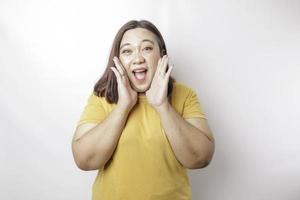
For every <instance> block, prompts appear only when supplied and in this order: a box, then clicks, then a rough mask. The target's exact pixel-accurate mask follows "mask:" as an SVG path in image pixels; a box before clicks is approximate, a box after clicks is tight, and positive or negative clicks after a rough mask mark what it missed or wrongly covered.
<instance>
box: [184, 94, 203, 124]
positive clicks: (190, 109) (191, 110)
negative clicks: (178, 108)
mask: <svg viewBox="0 0 300 200" xmlns="http://www.w3.org/2000/svg"><path fill="white" fill-rule="evenodd" d="M182 117H183V118H196V117H200V118H204V119H206V116H205V114H204V111H203V109H202V107H201V104H200V102H199V99H198V97H197V94H196V92H194V91H193V90H192V89H191V88H188V93H187V97H186V100H185V102H184V107H183V114H182Z"/></svg>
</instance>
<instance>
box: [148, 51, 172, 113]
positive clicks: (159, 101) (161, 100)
mask: <svg viewBox="0 0 300 200" xmlns="http://www.w3.org/2000/svg"><path fill="white" fill-rule="evenodd" d="M168 60H169V58H168V56H167V55H164V56H163V57H162V58H160V59H159V61H158V64H157V68H156V72H155V74H154V77H153V79H152V83H151V86H150V89H149V90H148V91H146V97H147V100H148V102H149V104H150V105H151V106H153V107H154V108H155V109H158V108H159V107H161V106H162V105H164V104H165V103H166V102H168V98H167V93H168V82H169V77H170V74H171V71H172V69H173V66H169V69H168V71H167V72H166V68H167V65H168Z"/></svg>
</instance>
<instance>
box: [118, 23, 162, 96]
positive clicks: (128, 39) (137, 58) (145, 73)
mask: <svg viewBox="0 0 300 200" xmlns="http://www.w3.org/2000/svg"><path fill="white" fill-rule="evenodd" d="M159 58H160V49H159V46H158V43H157V41H156V36H155V35H154V34H153V33H152V32H151V31H148V30H147V29H144V28H135V29H130V30H128V31H126V32H125V33H124V35H123V38H122V40H121V44H120V56H119V59H120V61H121V63H122V65H123V66H124V68H125V70H126V72H127V75H128V78H129V80H130V83H131V87H132V88H133V89H134V90H135V91H137V92H139V93H144V92H146V91H147V90H148V89H149V88H150V86H151V82H152V79H153V76H154V74H155V71H156V68H157V63H158V60H159Z"/></svg>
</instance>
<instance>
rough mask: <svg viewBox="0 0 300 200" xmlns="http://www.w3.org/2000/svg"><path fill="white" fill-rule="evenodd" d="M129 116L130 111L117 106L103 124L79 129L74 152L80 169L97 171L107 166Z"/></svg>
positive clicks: (79, 127) (73, 141) (82, 126)
mask: <svg viewBox="0 0 300 200" xmlns="http://www.w3.org/2000/svg"><path fill="white" fill-rule="evenodd" d="M128 114H129V109H123V108H122V107H120V106H116V107H115V108H114V110H113V111H112V112H111V113H110V114H109V115H108V117H107V118H106V119H104V120H103V121H102V122H101V123H99V124H94V123H86V124H82V125H80V126H78V127H77V129H76V131H75V134H74V137H73V140H72V151H73V156H74V160H75V162H76V164H77V166H78V167H79V168H80V169H82V170H96V169H101V168H102V167H103V166H104V165H105V163H106V162H107V161H108V160H109V159H110V157H111V156H112V154H113V152H114V150H115V148H116V146H117V144H118V141H119V138H120V135H121V133H122V130H123V128H124V125H125V122H126V119H127V117H128Z"/></svg>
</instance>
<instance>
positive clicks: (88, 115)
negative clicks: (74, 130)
mask: <svg viewBox="0 0 300 200" xmlns="http://www.w3.org/2000/svg"><path fill="white" fill-rule="evenodd" d="M102 101H103V99H101V98H100V97H98V96H96V95H95V94H93V93H92V94H91V95H90V97H89V99H88V102H87V105H86V106H85V108H84V110H83V112H82V114H81V116H80V119H79V121H78V123H77V126H79V125H81V124H84V123H99V122H101V121H102V120H103V119H104V118H105V117H106V115H107V113H106V112H105V109H104V107H103V102H102Z"/></svg>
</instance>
